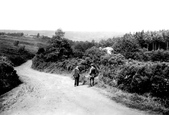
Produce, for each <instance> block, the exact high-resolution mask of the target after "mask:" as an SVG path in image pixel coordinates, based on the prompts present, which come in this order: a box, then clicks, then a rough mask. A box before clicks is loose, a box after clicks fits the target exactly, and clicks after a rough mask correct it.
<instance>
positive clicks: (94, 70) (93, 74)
mask: <svg viewBox="0 0 169 115" xmlns="http://www.w3.org/2000/svg"><path fill="white" fill-rule="evenodd" d="M89 75H90V78H89V79H90V86H94V78H95V77H96V76H97V75H98V71H97V68H96V67H95V65H94V64H93V63H92V64H91V68H90V71H89Z"/></svg>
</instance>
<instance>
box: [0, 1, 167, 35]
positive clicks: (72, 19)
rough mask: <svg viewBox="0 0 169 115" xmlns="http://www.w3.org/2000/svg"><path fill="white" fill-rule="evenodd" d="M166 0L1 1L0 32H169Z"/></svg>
mask: <svg viewBox="0 0 169 115" xmlns="http://www.w3.org/2000/svg"><path fill="white" fill-rule="evenodd" d="M168 3H169V1H168V0H0V29H19V30H56V29H58V28H62V29H63V31H115V32H135V31H141V30H161V29H169V4H168Z"/></svg>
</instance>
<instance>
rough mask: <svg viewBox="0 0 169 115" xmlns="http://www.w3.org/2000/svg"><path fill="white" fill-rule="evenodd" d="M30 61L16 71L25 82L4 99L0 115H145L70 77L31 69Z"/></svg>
mask: <svg viewBox="0 0 169 115" xmlns="http://www.w3.org/2000/svg"><path fill="white" fill-rule="evenodd" d="M31 63H32V62H31V61H28V62H27V63H25V64H23V65H22V66H19V67H17V68H15V69H16V70H17V73H18V74H19V75H20V76H21V79H22V80H23V81H24V82H25V83H23V84H22V85H20V86H19V87H17V88H15V89H14V90H12V91H11V92H9V93H8V95H7V96H6V97H5V98H4V101H3V106H4V108H3V110H2V111H1V113H0V115H145V114H146V113H145V112H142V111H138V110H134V109H130V108H127V107H125V106H123V105H121V104H117V103H115V102H114V101H112V100H110V99H108V98H107V97H106V96H104V95H102V94H100V93H99V92H97V91H96V90H95V88H89V87H88V86H86V85H83V86H79V87H74V86H73V80H72V79H71V78H70V77H66V76H62V75H54V74H49V73H44V72H39V71H35V70H33V69H31Z"/></svg>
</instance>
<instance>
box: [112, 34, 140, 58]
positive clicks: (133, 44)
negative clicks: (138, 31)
mask: <svg viewBox="0 0 169 115" xmlns="http://www.w3.org/2000/svg"><path fill="white" fill-rule="evenodd" d="M113 48H114V51H115V52H117V53H121V54H122V55H123V56H124V57H125V58H127V59H128V58H134V55H133V53H135V52H138V51H139V45H138V43H137V41H136V40H135V39H134V37H133V36H132V35H131V34H126V35H124V36H123V37H122V38H120V39H118V40H117V41H116V43H115V44H114V45H113Z"/></svg>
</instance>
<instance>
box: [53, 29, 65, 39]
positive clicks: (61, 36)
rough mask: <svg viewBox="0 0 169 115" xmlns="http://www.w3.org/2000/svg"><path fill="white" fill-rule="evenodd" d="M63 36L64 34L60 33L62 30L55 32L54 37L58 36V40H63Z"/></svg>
mask: <svg viewBox="0 0 169 115" xmlns="http://www.w3.org/2000/svg"><path fill="white" fill-rule="evenodd" d="M64 35H65V32H63V31H62V29H57V30H56V32H55V36H56V37H57V36H59V37H60V38H63V37H64Z"/></svg>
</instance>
